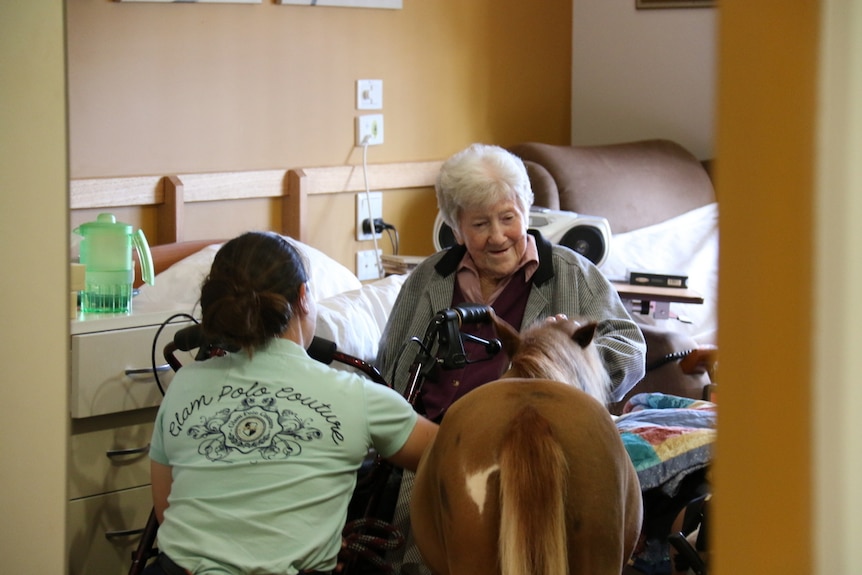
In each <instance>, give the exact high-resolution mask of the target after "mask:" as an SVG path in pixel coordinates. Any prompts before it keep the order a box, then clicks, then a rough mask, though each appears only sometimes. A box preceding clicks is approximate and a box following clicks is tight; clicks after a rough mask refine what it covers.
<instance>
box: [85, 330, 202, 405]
mask: <svg viewBox="0 0 862 575" xmlns="http://www.w3.org/2000/svg"><path fill="white" fill-rule="evenodd" d="M187 325H189V324H188V323H171V324H168V325H167V326H165V328H164V329H163V330H162V332H161V334H159V340H158V341H157V342H156V347H155V351H156V354H155V357H156V365H157V366H160V369H161V370H162V371H159V372H158V374H157V375H158V378H159V381H160V382H161V383H162V385H163V386H167V384H168V383H169V382H170V380H171V378H172V377H173V371H172V370H171V369H170V367H168V365H167V363H166V362H165V360H164V356H163V350H164V346H165V345H166V344H168V343H170V341H171V340H172V338H173V335H174V333H176V332H177V331H178V330H179V329H181V328H183V327H185V326H187ZM158 330H159V326H158V325H149V326H143V327H133V328H128V329H115V330H110V331H98V332H92V333H81V334H75V335H73V336H72V376H71V380H72V386H71V397H70V401H69V406H70V410H71V414H72V417H73V418H81V417H92V416H95V415H103V414H107V413H116V412H121V411H130V410H135V409H141V408H144V407H152V406H157V405H159V404H160V403H161V399H162V393H161V392H160V391H159V388H158V386H157V385H156V375H154V373H153V362H152V352H153V338H154V337H155V335H156V333H157V332H158ZM185 355H186V356H189V354H185ZM180 361H181V362H185V361H189V359H181V360H180Z"/></svg>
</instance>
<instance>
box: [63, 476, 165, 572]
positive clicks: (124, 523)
mask: <svg viewBox="0 0 862 575" xmlns="http://www.w3.org/2000/svg"><path fill="white" fill-rule="evenodd" d="M152 508H153V499H152V495H151V492H150V488H149V486H147V487H138V488H136V489H128V490H126V491H119V492H116V493H109V494H106V495H99V496H97V497H85V498H83V499H76V500H75V501H71V502H70V503H69V506H68V512H69V514H68V520H67V525H66V527H67V530H66V534H67V537H68V542H69V550H68V558H69V565H68V570H67V572H68V573H69V575H125V574H126V573H128V572H129V567H130V566H131V564H132V553H133V552H134V551H135V549H137V547H138V543H139V542H140V540H141V535H140V534H139V533H136V531H137V530H143V528H144V527H145V526H146V524H147V519H148V518H149V516H150V510H152ZM129 531H131V533H129Z"/></svg>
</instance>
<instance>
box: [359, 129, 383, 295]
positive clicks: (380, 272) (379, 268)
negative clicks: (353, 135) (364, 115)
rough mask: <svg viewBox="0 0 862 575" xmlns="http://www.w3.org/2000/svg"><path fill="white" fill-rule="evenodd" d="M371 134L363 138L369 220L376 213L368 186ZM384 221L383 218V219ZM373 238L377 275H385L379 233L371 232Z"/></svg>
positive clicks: (363, 162)
mask: <svg viewBox="0 0 862 575" xmlns="http://www.w3.org/2000/svg"><path fill="white" fill-rule="evenodd" d="M370 139H371V136H365V137H364V138H363V139H362V176H363V178H365V197H366V200H367V201H366V202H365V204H366V205H367V206H368V221H369V222H373V221H374V213H373V212H372V211H371V189H370V188H369V187H368V141H369V140H370ZM381 221H382V220H381ZM371 239H372V240H374V258H375V259H376V260H377V277H378V278H382V277H383V275H384V274H383V258H382V257H380V250H379V249H378V248H377V234H376V233H374V234H371Z"/></svg>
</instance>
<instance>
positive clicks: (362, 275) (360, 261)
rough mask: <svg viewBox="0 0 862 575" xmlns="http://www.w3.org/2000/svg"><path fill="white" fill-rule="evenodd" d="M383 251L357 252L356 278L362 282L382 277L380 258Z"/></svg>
mask: <svg viewBox="0 0 862 575" xmlns="http://www.w3.org/2000/svg"><path fill="white" fill-rule="evenodd" d="M380 257H383V250H361V251H358V252H356V277H358V278H359V279H360V280H376V279H379V278H380V277H381V274H380V266H379V265H378V264H377V261H378V258H380Z"/></svg>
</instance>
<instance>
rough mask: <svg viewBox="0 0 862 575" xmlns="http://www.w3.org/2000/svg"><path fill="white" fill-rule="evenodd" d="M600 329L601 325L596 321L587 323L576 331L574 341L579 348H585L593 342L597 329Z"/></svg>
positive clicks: (573, 335)
mask: <svg viewBox="0 0 862 575" xmlns="http://www.w3.org/2000/svg"><path fill="white" fill-rule="evenodd" d="M598 327H599V324H598V323H596V322H594V321H591V322H590V323H586V324H584V325H582V326H580V327H578V328H577V329H576V330H575V333H574V334H572V339H573V340H575V343H577V344H578V345H579V346H581V347H582V348H585V347H587V346H588V345H590V343H591V342H592V341H593V337H595V335H596V328H598Z"/></svg>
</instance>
